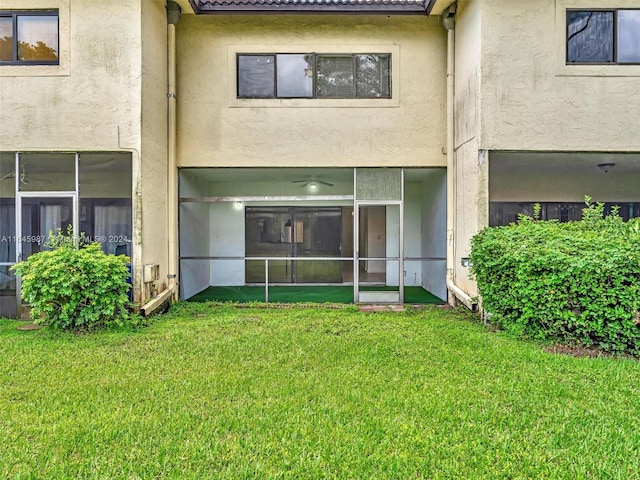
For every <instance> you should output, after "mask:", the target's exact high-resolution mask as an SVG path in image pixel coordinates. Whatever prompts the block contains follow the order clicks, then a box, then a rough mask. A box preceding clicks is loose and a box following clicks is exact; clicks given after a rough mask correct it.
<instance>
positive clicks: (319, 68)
mask: <svg viewBox="0 0 640 480" xmlns="http://www.w3.org/2000/svg"><path fill="white" fill-rule="evenodd" d="M237 82H238V85H237V87H238V89H237V96H238V98H391V54H389V53H383V54H380V53H356V54H319V53H281V54H238V56H237Z"/></svg>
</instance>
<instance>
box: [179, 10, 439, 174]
mask: <svg viewBox="0 0 640 480" xmlns="http://www.w3.org/2000/svg"><path fill="white" fill-rule="evenodd" d="M177 37H178V40H177V41H178V88H179V91H178V104H179V108H178V125H179V131H178V162H179V166H216V167H229V166H247V167H248V166H325V167H332V166H342V167H344V166H361V165H369V166H391V165H393V166H444V165H445V164H446V157H445V156H444V155H443V153H442V149H443V146H444V143H445V133H446V132H445V129H444V128H443V125H444V118H445V97H444V95H445V70H444V68H445V52H446V50H445V38H446V36H445V33H444V31H443V30H442V28H441V27H440V26H439V24H438V20H437V18H425V17H386V16H384V17H363V16H348V17H346V16H315V17H305V16H278V15H270V16H261V17H257V16H236V17H230V16H220V17H199V16H195V15H185V16H184V17H183V19H182V21H181V22H180V24H178V28H177ZM252 52H262V53H284V52H288V53H306V52H326V53H342V52H350V53H359V52H368V53H387V52H388V53H391V54H392V72H393V78H392V82H393V87H392V88H393V95H392V98H391V99H363V100H327V99H320V100H310V99H297V100H275V99H273V100H271V99H270V100H250V99H236V67H235V61H236V53H252Z"/></svg>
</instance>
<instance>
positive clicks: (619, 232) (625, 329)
mask: <svg viewBox="0 0 640 480" xmlns="http://www.w3.org/2000/svg"><path fill="white" fill-rule="evenodd" d="M603 211H604V205H603V204H591V203H590V202H589V199H588V198H587V208H585V209H584V211H583V219H582V220H581V221H578V222H569V223H559V222H557V221H539V220H536V219H532V218H528V217H524V216H523V217H521V218H520V220H519V221H518V222H517V223H515V224H512V225H509V226H506V227H492V228H486V229H484V230H483V231H481V232H480V233H478V234H477V235H476V236H475V237H474V238H473V239H472V251H471V260H472V262H473V267H472V274H473V275H474V276H475V279H476V281H477V282H478V290H479V292H480V295H481V297H482V302H483V307H484V309H485V310H487V311H488V312H491V313H493V314H494V316H493V317H492V319H493V320H492V321H494V322H495V323H497V324H498V325H499V326H501V327H502V328H504V329H506V330H508V331H511V332H513V333H516V334H518V335H522V336H528V337H535V338H543V339H553V340H560V341H564V342H569V343H579V344H583V345H586V346H591V345H594V346H597V347H600V348H602V349H604V350H607V351H611V352H627V353H631V354H634V355H640V219H633V220H631V221H629V222H626V223H625V222H624V221H623V220H622V219H621V218H620V217H619V215H618V214H617V212H616V211H614V212H613V213H612V214H611V215H609V216H606V217H605V216H603Z"/></svg>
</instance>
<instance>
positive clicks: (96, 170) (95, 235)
mask: <svg viewBox="0 0 640 480" xmlns="http://www.w3.org/2000/svg"><path fill="white" fill-rule="evenodd" d="M131 167H132V165H131V154H129V153H115V152H114V153H83V154H81V155H80V160H79V162H78V170H79V187H80V215H79V216H80V231H81V233H83V234H84V237H85V239H86V240H88V241H95V242H98V243H100V246H101V247H102V250H103V251H104V252H105V253H108V254H115V255H127V256H128V257H131V255H132V248H131V246H132V208H131V188H132V187H131V183H132V170H131Z"/></svg>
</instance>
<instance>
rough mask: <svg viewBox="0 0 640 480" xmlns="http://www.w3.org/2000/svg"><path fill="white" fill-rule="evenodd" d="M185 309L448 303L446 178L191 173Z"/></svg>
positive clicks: (186, 178) (185, 190)
mask: <svg viewBox="0 0 640 480" xmlns="http://www.w3.org/2000/svg"><path fill="white" fill-rule="evenodd" d="M179 178H180V183H179V187H180V192H179V195H180V213H179V231H180V296H181V298H182V299H184V300H188V299H192V300H237V301H243V300H255V301H293V302H296V301H317V302H328V301H338V302H348V303H350V302H359V303H404V302H407V303H431V302H434V303H435V302H441V301H442V300H443V299H445V298H446V287H445V264H446V261H445V255H446V243H445V238H446V192H445V183H446V172H445V169H442V168H431V169H402V168H355V169H354V168H183V169H181V170H180V174H179Z"/></svg>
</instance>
